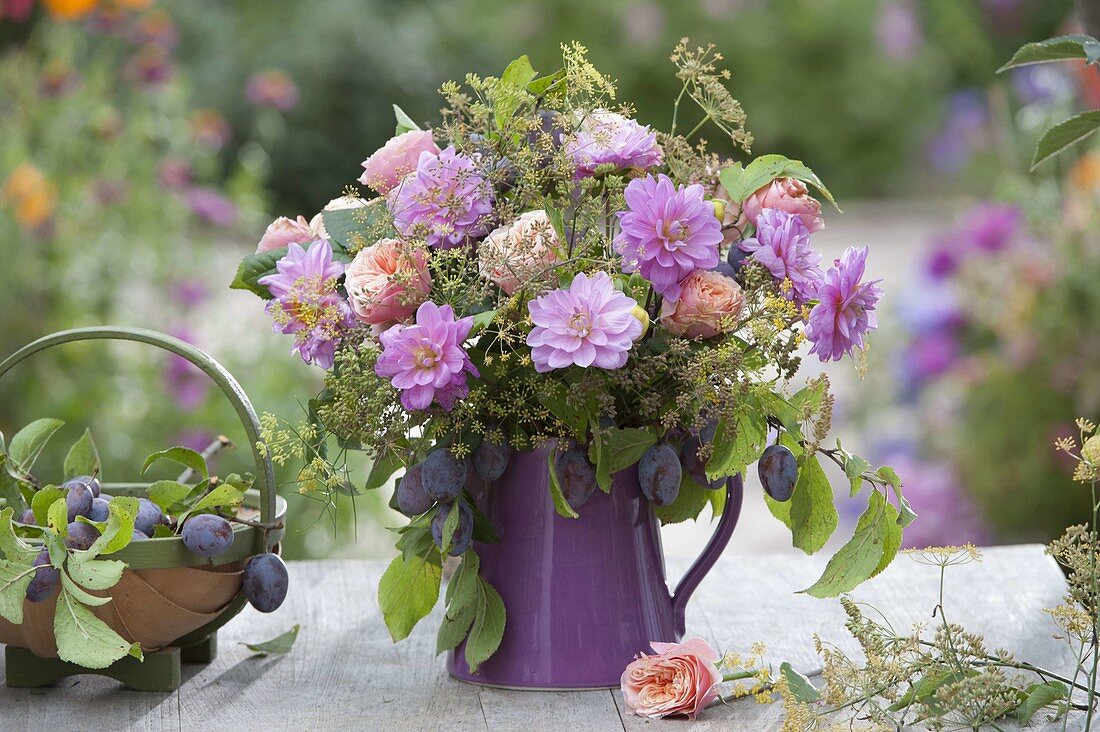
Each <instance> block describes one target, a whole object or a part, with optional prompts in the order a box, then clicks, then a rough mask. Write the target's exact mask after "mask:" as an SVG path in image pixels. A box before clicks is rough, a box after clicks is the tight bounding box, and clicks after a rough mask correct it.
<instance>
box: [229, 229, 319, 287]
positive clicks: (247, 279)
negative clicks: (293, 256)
mask: <svg viewBox="0 0 1100 732" xmlns="http://www.w3.org/2000/svg"><path fill="white" fill-rule="evenodd" d="M326 228H327V227H326ZM286 254H287V248H286V247H283V248H282V249H272V250H270V251H267V252H260V253H259V254H249V255H248V256H247V257H245V258H244V259H242V260H241V263H240V264H239V265H238V266H237V274H236V275H235V276H234V277H233V281H232V282H231V283H229V287H230V288H232V289H234V290H248V291H249V292H251V293H254V294H256V295H259V296H260V297H262V298H263V299H264V300H270V299H271V291H270V290H268V289H267V287H265V286H264V285H261V284H260V282H259V281H260V279H261V278H262V277H266V276H267V275H269V274H275V264H276V263H277V262H278V261H279V260H280V259H282V258H283V257H285V256H286Z"/></svg>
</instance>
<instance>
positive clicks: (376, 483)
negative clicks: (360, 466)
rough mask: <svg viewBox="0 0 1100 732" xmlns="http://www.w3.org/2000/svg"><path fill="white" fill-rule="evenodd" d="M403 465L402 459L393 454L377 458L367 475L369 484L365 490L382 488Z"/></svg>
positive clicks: (364, 487) (367, 483)
mask: <svg viewBox="0 0 1100 732" xmlns="http://www.w3.org/2000/svg"><path fill="white" fill-rule="evenodd" d="M402 465H403V462H402V460H401V458H400V457H399V456H398V455H395V454H393V453H387V454H385V455H382V456H380V457H376V458H375V459H374V463H373V464H371V466H370V473H368V474H367V482H366V484H365V485H364V486H363V489H364V490H368V491H373V490H375V489H376V488H381V487H382V486H383V485H385V484H386V481H388V480H389V479H390V477H391V476H392V475H393V474H394V473H396V472H397V471H398V469H400V468H401V467H402Z"/></svg>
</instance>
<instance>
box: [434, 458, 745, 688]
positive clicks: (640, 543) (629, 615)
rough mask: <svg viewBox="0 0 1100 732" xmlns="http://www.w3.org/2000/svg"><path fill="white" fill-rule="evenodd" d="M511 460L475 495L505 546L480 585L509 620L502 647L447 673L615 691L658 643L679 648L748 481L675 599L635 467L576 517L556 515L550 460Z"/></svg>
mask: <svg viewBox="0 0 1100 732" xmlns="http://www.w3.org/2000/svg"><path fill="white" fill-rule="evenodd" d="M549 449H551V448H542V449H538V450H533V451H531V452H522V453H515V454H513V455H512V459H511V462H510V464H509V465H508V469H507V470H506V471H505V473H504V474H503V475H502V476H501V477H500V478H499V479H497V480H496V481H494V482H493V483H492V484H490V485H488V486H484V485H482V486H478V488H483V489H484V490H476V491H473V492H474V494H475V495H478V496H479V498H478V502H479V505H480V508H481V509H482V510H483V511H484V512H485V514H486V515H487V516H488V517H489V519H490V520H491V521H492V522H493V526H494V527H495V528H496V530H497V533H498V534H499V536H500V543H498V544H477V545H476V549H477V553H478V555H479V557H480V559H481V575H482V576H483V577H484V578H485V579H486V580H488V582H489V583H490V584H492V585H493V587H495V588H496V589H497V591H498V592H499V593H500V596H501V598H503V600H504V607H505V609H506V610H507V614H508V615H507V622H506V625H505V628H504V638H503V640H502V641H501V644H500V648H499V649H498V650H497V652H496V653H495V654H494V655H493V656H492V658H490V659H489V660H488V661H486V662H485V663H483V664H482V665H481V666H480V667H479V668H478V670H477V673H476V674H472V673H470V669H469V667H467V665H466V662H465V660H464V659H463V651H464V650H465V646H464V645H460V646H459V647H458V648H457V649H455V650H454V651H452V652H451V656H450V660H449V669H450V673H451V675H452V676H454V677H455V678H457V679H460V680H462V681H468V682H470V683H474V684H483V685H487V686H500V687H508V688H516V689H594V688H608V687H616V686H618V685H619V677H620V676H621V675H622V673H623V669H624V668H626V665H627V664H628V663H629V662H630V660H631V659H632V658H634V655H635V654H636V653H638V652H639V651H647V652H649V651H650V648H649V643H650V641H663V642H671V641H678V640H680V639H681V638H682V636H683V634H684V611H685V608H686V606H687V602H688V600H689V599H690V597H691V593H692V592H693V591H694V590H695V588H696V587H697V586H698V585H699V582H700V581H701V580H702V579H703V577H704V576H705V575H706V573H707V571H708V570H710V568H711V567H712V566H713V565H714V562H715V561H716V560H717V559H718V557H719V556H720V555H721V553H722V550H723V549H725V547H726V544H727V543H729V539H730V536H731V535H732V534H733V529H734V527H735V526H736V524H737V518H738V515H739V514H740V512H741V500H742V497H743V494H742V484H741V478H740V476H737V477H735V478H732V479H730V480H729V481H728V482H727V486H726V490H727V500H726V506H725V510H724V511H723V513H722V517H721V519H720V520H719V521H718V525H717V527H716V529H715V531H714V535H713V536H712V537H711V540H710V542H709V543H708V544H707V546H706V548H705V549H704V550H703V553H702V555H701V556H700V557H699V558H698V559H697V560H696V561H695V563H694V564H693V565H692V566H691V568H690V569H689V570H688V571H687V573H686V574H685V575H684V578H683V579H682V580H680V583H679V584H678V585H677V586H676V590H675V592H672V593H669V590H668V585H667V583H666V581H665V561H664V555H663V553H662V550H661V534H660V531H659V522H658V520H657V518H656V517H655V516H654V515H653V509H652V507H651V506H650V504H649V502H648V501H647V500H646V499H645V497H644V496H643V495H642V492H641V488H640V487H639V485H638V474H637V467H636V466H631V467H629V468H627V469H626V470H622V471H620V472H618V473H616V474H615V475H614V480H613V485H612V487H611V492H610V493H604V492H603V491H600V490H598V489H597V490H596V491H594V492H593V494H592V497H591V498H589V499H588V502H587V503H585V504H584V505H583V506H581V507H580V508H579V509H578V513H579V514H580V518H577V519H568V518H564V517H562V516H559V515H558V514H557V512H556V511H555V510H554V503H553V500H552V498H551V495H550V484H549V480H550V478H549V471H548V467H547V456H548V450H549Z"/></svg>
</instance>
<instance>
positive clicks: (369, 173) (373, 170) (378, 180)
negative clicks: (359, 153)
mask: <svg viewBox="0 0 1100 732" xmlns="http://www.w3.org/2000/svg"><path fill="white" fill-rule="evenodd" d="M425 150H427V151H428V152H430V153H432V154H433V155H438V154H439V148H438V147H437V146H436V144H435V140H433V139H432V133H431V131H430V130H411V131H409V132H406V133H404V134H401V135H398V136H397V137H394V138H392V139H391V140H390V141H389V142H387V143H386V144H385V145H384V146H383V147H382V149H381V150H378V151H377V152H375V153H374V155H371V156H370V157H369V158H367V159H366V160H364V161H363V175H361V176H359V182H360V183H362V184H363V185H365V186H370V187H371V188H373V189H374V190H375V191H377V192H378V194H379V195H381V196H384V195H386V194H387V193H389V192H390V191H391V190H393V188H394V187H396V186H397V184H398V183H399V182H400V181H401V179H402V178H404V177H405V176H406V175H408V174H409V173H411V172H412V171H414V170H416V161H417V160H419V159H420V153H422V152H424V151H425Z"/></svg>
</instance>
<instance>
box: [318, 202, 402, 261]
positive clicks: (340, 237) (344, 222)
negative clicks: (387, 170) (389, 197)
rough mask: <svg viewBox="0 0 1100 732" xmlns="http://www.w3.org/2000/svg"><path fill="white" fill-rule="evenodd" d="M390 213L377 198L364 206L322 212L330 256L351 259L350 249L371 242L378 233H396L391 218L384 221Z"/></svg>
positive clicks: (357, 248)
mask: <svg viewBox="0 0 1100 732" xmlns="http://www.w3.org/2000/svg"><path fill="white" fill-rule="evenodd" d="M389 215H390V214H389V209H387V208H386V207H385V205H384V201H383V200H382V199H380V198H376V199H374V200H372V201H371V202H370V203H368V204H367V205H366V206H359V207H357V208H341V209H336V210H333V211H324V212H322V214H321V216H322V218H323V219H324V221H325V230H326V231H327V232H328V235H329V239H330V240H331V242H332V254H333V257H334V258H335V259H338V260H340V261H342V262H350V261H351V255H350V252H357V251H359V250H360V249H362V248H363V247H366V246H369V245H370V244H373V243H374V241H375V240H376V239H377V238H379V237H386V236H393V235H396V232H395V231H394V228H393V221H392V220H389V221H387V219H388V217H389Z"/></svg>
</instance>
